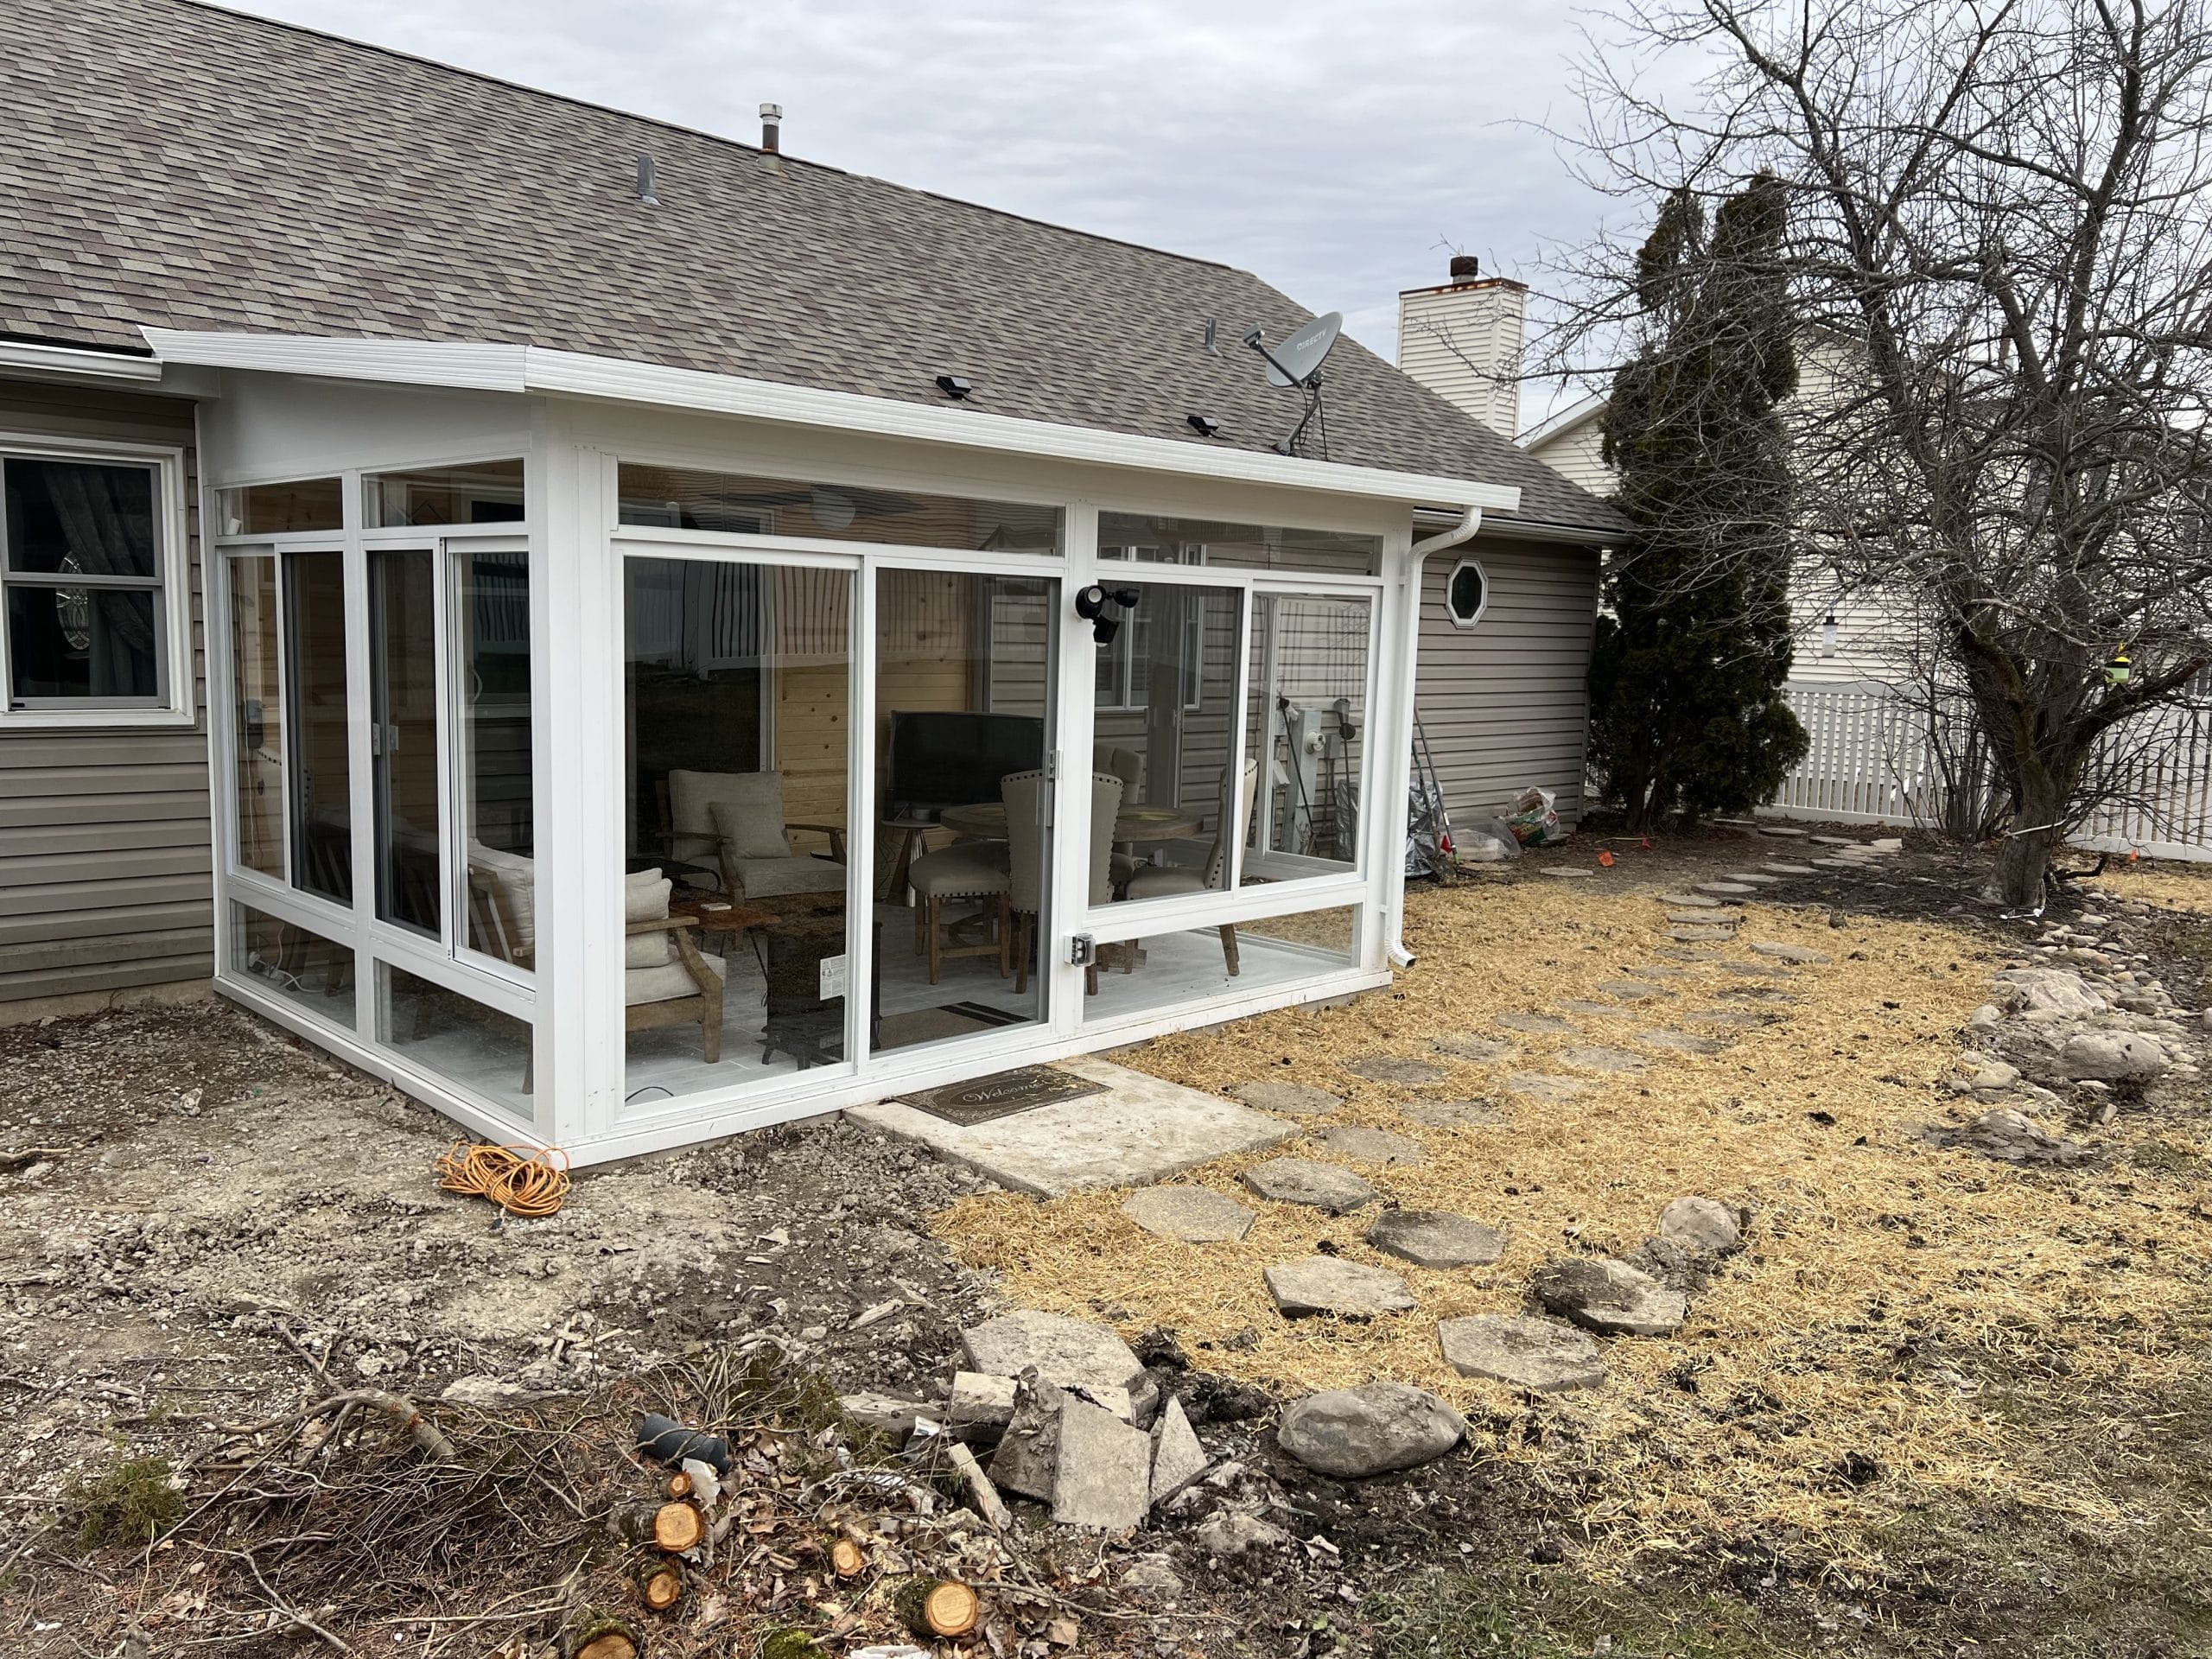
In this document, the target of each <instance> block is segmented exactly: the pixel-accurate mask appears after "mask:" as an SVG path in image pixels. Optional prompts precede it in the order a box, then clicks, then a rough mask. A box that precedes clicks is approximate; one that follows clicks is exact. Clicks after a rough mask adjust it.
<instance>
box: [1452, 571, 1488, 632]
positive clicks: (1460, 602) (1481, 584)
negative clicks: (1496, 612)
mask: <svg viewBox="0 0 2212 1659" xmlns="http://www.w3.org/2000/svg"><path fill="white" fill-rule="evenodd" d="M1444 608H1445V609H1446V611H1448V612H1450V613H1451V614H1452V626H1454V627H1460V628H1471V627H1473V626H1475V624H1476V623H1478V622H1479V621H1481V620H1483V613H1484V611H1486V610H1488V609H1489V608H1490V575H1489V573H1488V572H1486V571H1485V570H1484V569H1483V568H1482V566H1481V565H1480V564H1479V563H1477V562H1476V561H1474V560H1473V559H1462V560H1460V561H1459V564H1458V565H1456V566H1455V567H1453V569H1452V580H1451V581H1450V582H1446V584H1445V588H1444Z"/></svg>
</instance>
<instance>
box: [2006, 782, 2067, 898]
mask: <svg viewBox="0 0 2212 1659" xmlns="http://www.w3.org/2000/svg"><path fill="white" fill-rule="evenodd" d="M2021 770H2022V772H2024V776H2023V777H2022V778H2020V779H2018V781H2017V782H2016V783H2015V784H2014V785H2013V790H2012V829H2011V830H2010V831H2009V832H2008V833H2007V834H2006V836H2005V844H2004V846H2003V847H2002V848H2000V849H1999V851H1998V855H1997V883H1998V887H1999V891H2000V892H2001V893H2002V894H2003V896H2004V899H2005V905H2006V906H2008V907H2010V908H2012V909H2013V910H2033V909H2034V908H2036V906H2038V905H2040V904H2041V903H2042V902H2043V886H2044V876H2045V875H2046V874H2048V873H2049V871H2050V855H2051V854H2052V853H2053V852H2055V851H2056V849H2057V848H2058V846H2059V844H2060V841H2061V838H2062V837H2063V835H2064V834H2065V829H2064V825H2063V822H2062V821H2063V819H2064V817H2065V816H2066V809H2067V805H2068V802H2069V797H2070V796H2071V794H2072V792H2073V791H2072V790H2071V789H2070V788H2066V787H2062V786H2061V785H2060V784H2059V782H2058V781H2057V779H2055V778H2054V777H2053V776H2052V772H2051V770H2050V769H2049V768H2047V767H2045V766H2038V765H2036V764H2034V763H2033V762H2031V763H2030V764H2029V765H2027V766H2024V767H2022V768H2021Z"/></svg>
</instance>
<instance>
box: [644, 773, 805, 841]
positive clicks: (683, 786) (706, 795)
mask: <svg viewBox="0 0 2212 1659" xmlns="http://www.w3.org/2000/svg"><path fill="white" fill-rule="evenodd" d="M668 810H669V816H670V817H671V818H672V819H674V820H675V823H674V829H675V831H676V838H675V843H674V846H673V848H672V849H671V850H672V851H673V852H674V854H675V855H676V856H677V857H678V858H682V859H693V860H696V859H702V858H706V859H710V858H713V857H714V856H715V855H716V854H717V853H718V852H720V851H721V849H722V846H723V843H724V842H728V847H729V851H730V853H731V855H733V856H734V857H737V858H784V857H787V856H789V855H790V853H791V842H789V841H788V840H787V839H786V838H785V835H784V777H783V774H782V773H781V772H670V773H669V774H668ZM724 810H727V813H728V816H727V817H724Z"/></svg>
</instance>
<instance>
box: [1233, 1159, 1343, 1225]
mask: <svg viewBox="0 0 2212 1659" xmlns="http://www.w3.org/2000/svg"><path fill="white" fill-rule="evenodd" d="M1244 1185H1247V1186H1249V1187H1250V1188H1251V1189H1252V1190H1253V1191H1254V1192H1256V1193H1258V1194H1259V1195H1260V1196H1261V1197H1262V1198H1273V1199H1274V1201H1275V1202H1276V1203H1278V1204H1302V1205H1307V1206H1308V1207H1310V1208H1312V1209H1315V1210H1325V1211H1328V1212H1329V1213H1330V1214H1331V1215H1332V1216H1340V1215H1343V1214H1344V1213H1345V1212H1346V1211H1352V1210H1357V1209H1358V1208H1359V1207H1360V1205H1363V1204H1372V1203H1374V1202H1375V1199H1376V1191H1375V1189H1374V1188H1373V1187H1371V1186H1370V1185H1368V1184H1367V1183H1366V1182H1365V1181H1363V1180H1361V1179H1359V1177H1358V1176H1357V1175H1355V1174H1353V1173H1351V1171H1350V1170H1348V1169H1346V1168H1344V1166H1342V1165H1341V1164H1322V1163H1316V1162H1315V1161H1314V1160H1312V1159H1311V1158H1270V1159H1268V1160H1267V1162H1265V1163H1263V1164H1255V1165H1253V1166H1252V1167H1251V1168H1249V1169H1248V1170H1246V1171H1245V1172H1244Z"/></svg>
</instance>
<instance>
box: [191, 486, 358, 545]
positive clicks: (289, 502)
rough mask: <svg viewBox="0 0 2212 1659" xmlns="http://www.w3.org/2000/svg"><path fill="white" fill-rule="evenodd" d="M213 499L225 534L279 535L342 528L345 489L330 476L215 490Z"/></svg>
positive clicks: (344, 523)
mask: <svg viewBox="0 0 2212 1659" xmlns="http://www.w3.org/2000/svg"><path fill="white" fill-rule="evenodd" d="M215 499H216V504H217V505H216V517H217V518H218V519H219V521H220V523H221V524H222V531H221V533H222V534H224V535H226V536H281V535H284V534H286V533H287V532H289V531H303V530H343V529H344V528H345V527H346V505H345V488H344V486H343V485H342V484H341V483H340V481H339V480H337V479H334V478H304V479H300V480H296V481H295V482H292V483H289V484H254V485H249V486H245V488H242V489H234V490H220V491H218V492H217V493H216V497H215Z"/></svg>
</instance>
